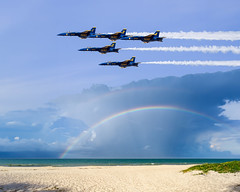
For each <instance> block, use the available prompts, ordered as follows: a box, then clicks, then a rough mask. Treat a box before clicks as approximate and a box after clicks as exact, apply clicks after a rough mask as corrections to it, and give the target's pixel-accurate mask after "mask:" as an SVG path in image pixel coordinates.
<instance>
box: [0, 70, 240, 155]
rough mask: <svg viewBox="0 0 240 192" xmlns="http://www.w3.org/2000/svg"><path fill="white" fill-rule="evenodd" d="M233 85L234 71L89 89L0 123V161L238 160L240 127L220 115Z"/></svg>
mask: <svg viewBox="0 0 240 192" xmlns="http://www.w3.org/2000/svg"><path fill="white" fill-rule="evenodd" d="M239 81H240V70H234V71H230V72H224V73H223V72H218V73H212V74H195V75H186V76H183V77H166V78H157V79H153V80H141V81H137V82H131V83H129V84H127V85H123V86H122V87H119V88H110V87H108V86H106V85H94V86H93V87H91V88H89V89H86V90H84V91H83V92H82V93H79V94H77V95H73V96H71V95H70V96H65V97H61V98H59V99H57V100H55V101H54V102H52V103H51V107H50V106H49V108H44V109H36V110H31V111H30V110H29V111H17V112H10V113H7V114H5V115H3V116H1V117H0V124H1V125H2V126H1V127H0V133H1V134H0V135H1V136H0V156H1V157H3V156H4V157H6V156H9V157H10V156H14V154H15V156H19V157H26V156H27V157H29V156H30V157H33V156H35V155H36V154H39V155H38V156H37V157H39V156H42V157H50V156H51V157H53V156H54V157H69V158H70V157H115V158H116V157H126V158H127V157H239V156H240V153H239V152H238V151H239V150H238V149H239V148H240V143H239V140H240V136H239V134H236V133H238V132H239V127H240V124H239V123H240V122H239V120H238V119H236V118H232V117H233V116H232V115H231V114H232V113H231V112H230V111H231V107H230V108H229V107H227V106H228V105H229V103H236V102H237V103H238V100H239V98H240V84H239V83H238V82H239ZM236 110H238V109H236V108H234V111H235V113H236ZM238 112H239V113H240V111H238ZM233 144H234V147H231V146H232V145H233Z"/></svg>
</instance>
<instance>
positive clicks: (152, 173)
mask: <svg viewBox="0 0 240 192" xmlns="http://www.w3.org/2000/svg"><path fill="white" fill-rule="evenodd" d="M188 167H190V165H158V166H155V165H153V166H86V167H84V166H83V167H0V191H71V192H75V191H76V192H81V191H86V192H91V191H99V192H102V191H104V192H106V191H116V192H127V191H129V192H154V191H156V192H178V191H179V192H204V191H206V192H220V191H232V192H235V191H236V192H237V191H240V173H231V174H229V173H227V174H219V173H215V172H209V173H208V174H206V175H199V174H197V172H191V173H181V172H180V171H181V170H183V169H186V168H188Z"/></svg>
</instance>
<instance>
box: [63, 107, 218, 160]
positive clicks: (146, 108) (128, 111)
mask: <svg viewBox="0 0 240 192" xmlns="http://www.w3.org/2000/svg"><path fill="white" fill-rule="evenodd" d="M149 110H168V111H177V112H183V113H188V114H192V115H198V116H201V117H203V118H207V119H209V120H211V121H213V122H218V120H217V119H214V118H213V117H210V116H208V115H206V114H203V113H200V112H197V111H193V110H189V109H185V108H180V107H175V106H145V107H138V108H133V109H128V110H125V111H122V112H119V113H115V114H113V115H110V116H108V117H106V118H105V119H102V120H101V121H99V122H97V123H96V124H94V125H92V126H91V127H90V128H89V129H88V130H87V131H84V132H82V133H81V134H80V135H79V136H78V137H76V138H75V139H74V141H73V142H72V143H71V144H70V145H69V146H68V147H67V148H66V149H65V151H64V152H63V153H62V154H61V155H60V157H59V158H65V156H66V155H67V153H68V152H69V151H70V150H71V149H72V148H73V147H74V146H75V145H76V144H77V143H78V142H79V141H80V140H81V138H82V137H83V136H84V135H86V134H87V133H88V132H89V131H92V130H94V129H96V128H97V127H100V126H101V125H103V124H104V123H106V122H108V121H111V120H113V119H116V118H119V117H121V116H124V115H127V114H130V113H136V112H139V111H149Z"/></svg>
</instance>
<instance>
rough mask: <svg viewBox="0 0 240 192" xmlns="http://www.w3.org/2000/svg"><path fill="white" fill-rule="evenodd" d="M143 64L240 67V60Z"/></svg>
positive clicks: (153, 62) (152, 62)
mask: <svg viewBox="0 0 240 192" xmlns="http://www.w3.org/2000/svg"><path fill="white" fill-rule="evenodd" d="M141 64H161V65H193V66H228V67H239V66H240V60H239V61H237V60H232V61H151V62H141Z"/></svg>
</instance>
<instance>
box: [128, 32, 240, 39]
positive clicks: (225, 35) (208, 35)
mask: <svg viewBox="0 0 240 192" xmlns="http://www.w3.org/2000/svg"><path fill="white" fill-rule="evenodd" d="M149 34H150V33H149V32H140V33H138V32H132V33H127V35H140V36H145V35H149ZM160 36H164V37H166V38H169V39H194V40H225V41H239V40H240V31H216V32H208V31H203V32H194V31H190V32H183V31H180V32H163V33H160Z"/></svg>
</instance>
